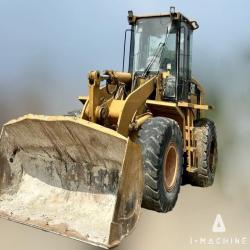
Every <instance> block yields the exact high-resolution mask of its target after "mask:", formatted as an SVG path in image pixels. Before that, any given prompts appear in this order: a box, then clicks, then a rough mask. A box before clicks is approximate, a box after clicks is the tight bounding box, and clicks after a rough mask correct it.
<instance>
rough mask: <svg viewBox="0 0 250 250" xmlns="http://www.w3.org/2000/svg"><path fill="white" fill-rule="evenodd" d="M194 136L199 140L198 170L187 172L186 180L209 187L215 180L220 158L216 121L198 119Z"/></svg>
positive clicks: (195, 184) (197, 153) (197, 152)
mask: <svg viewBox="0 0 250 250" xmlns="http://www.w3.org/2000/svg"><path fill="white" fill-rule="evenodd" d="M194 137H195V140H196V141H197V150H196V157H197V160H198V170H197V172H195V173H186V176H187V181H186V182H187V183H189V184H191V185H193V186H198V187H209V186H211V185H212V184H213V182H214V177H215V172H216V164H217V159H218V151H217V137H216V128H215V124H214V122H213V121H211V120H209V119H206V118H203V119H200V120H198V121H196V122H195V130H194Z"/></svg>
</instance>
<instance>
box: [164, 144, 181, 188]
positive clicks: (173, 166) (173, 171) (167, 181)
mask: <svg viewBox="0 0 250 250" xmlns="http://www.w3.org/2000/svg"><path fill="white" fill-rule="evenodd" d="M178 161H179V159H178V154H177V151H176V146H175V145H173V144H171V145H170V146H169V147H168V149H167V150H166V153H165V157H164V186H165V189H166V191H168V192H170V191H171V190H172V189H173V188H174V186H175V183H176V177H177V169H178Z"/></svg>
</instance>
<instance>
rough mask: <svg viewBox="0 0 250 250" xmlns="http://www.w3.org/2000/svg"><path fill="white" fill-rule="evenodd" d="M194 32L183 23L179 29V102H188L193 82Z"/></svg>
mask: <svg viewBox="0 0 250 250" xmlns="http://www.w3.org/2000/svg"><path fill="white" fill-rule="evenodd" d="M191 40H192V31H191V30H190V29H188V27H187V25H186V24H185V23H184V22H182V23H181V27H180V29H179V46H178V47H179V53H178V54H179V58H178V71H179V72H178V87H177V92H178V100H180V101H188V97H189V92H190V82H191Z"/></svg>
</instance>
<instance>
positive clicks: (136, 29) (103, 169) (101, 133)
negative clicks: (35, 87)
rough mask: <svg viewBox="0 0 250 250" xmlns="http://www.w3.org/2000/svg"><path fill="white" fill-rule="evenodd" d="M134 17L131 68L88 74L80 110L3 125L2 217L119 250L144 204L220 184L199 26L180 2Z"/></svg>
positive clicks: (163, 203)
mask: <svg viewBox="0 0 250 250" xmlns="http://www.w3.org/2000/svg"><path fill="white" fill-rule="evenodd" d="M128 22H129V25H130V26H131V28H130V29H129V30H127V32H130V34H131V39H130V52H129V66H128V71H127V72H125V71H124V70H123V71H121V72H119V71H113V70H105V71H102V72H100V71H91V72H90V73H89V74H88V92H89V93H88V96H81V97H79V100H80V102H81V103H82V110H81V112H80V113H79V114H76V113H71V114H70V115H61V116H43V115H32V114H29V115H25V116H23V117H21V118H18V119H16V120H11V121H9V122H8V123H6V124H5V125H4V126H3V128H2V132H1V138H0V217H2V218H5V219H8V220H11V221H15V222H18V223H22V224H25V225H29V226H32V227H35V228H38V229H42V230H44V231H49V232H53V233H56V234H59V235H62V236H65V237H69V238H72V239H76V240H79V241H83V242H87V243H90V244H93V245H96V246H99V247H103V248H112V247H115V246H117V245H118V244H119V243H120V241H121V240H122V239H123V238H124V236H127V235H128V234H129V233H130V232H131V230H133V229H134V227H135V225H136V223H137V221H138V218H139V215H140V211H141V207H143V208H146V209H150V210H153V211H156V212H161V213H166V212H168V211H171V210H172V209H173V207H174V206H175V204H176V201H177V197H178V193H179V190H180V187H181V185H182V184H191V185H193V186H199V187H208V186H211V185H212V184H213V181H214V176H215V168H216V161H217V139H216V129H215V124H214V122H213V121H211V120H209V119H207V118H205V111H207V110H209V109H211V108H212V107H211V106H210V105H207V104H205V102H204V95H205V92H204V89H203V87H202V86H201V84H200V83H199V82H198V81H197V80H195V79H194V78H193V77H192V74H191V57H192V34H193V31H194V30H196V29H197V28H198V27H199V26H198V24H197V22H196V21H190V20H189V19H188V18H186V17H185V16H184V15H183V14H181V13H179V12H176V11H175V9H174V8H171V9H170V13H168V14H160V15H147V16H137V15H134V14H133V12H132V11H129V12H128ZM124 48H126V44H125V46H124Z"/></svg>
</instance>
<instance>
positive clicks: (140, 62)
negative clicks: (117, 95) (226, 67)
mask: <svg viewBox="0 0 250 250" xmlns="http://www.w3.org/2000/svg"><path fill="white" fill-rule="evenodd" d="M128 21H129V24H130V25H131V43H130V56H129V72H130V73H132V74H133V75H134V78H135V79H136V78H137V77H147V76H149V75H154V74H158V73H162V76H163V82H162V85H163V91H162V99H163V100H173V101H176V100H187V99H188V94H189V90H190V83H191V59H192V33H193V30H195V29H197V28H198V27H199V26H198V24H197V22H196V21H189V20H188V19H187V18H186V17H185V16H183V15H182V14H181V13H176V12H175V9H174V8H173V7H171V9H170V14H162V15H150V16H140V17H139V16H134V15H133V12H132V11H129V15H128Z"/></svg>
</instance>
